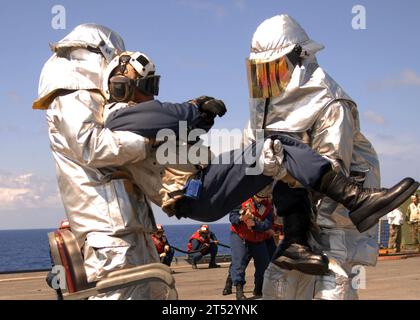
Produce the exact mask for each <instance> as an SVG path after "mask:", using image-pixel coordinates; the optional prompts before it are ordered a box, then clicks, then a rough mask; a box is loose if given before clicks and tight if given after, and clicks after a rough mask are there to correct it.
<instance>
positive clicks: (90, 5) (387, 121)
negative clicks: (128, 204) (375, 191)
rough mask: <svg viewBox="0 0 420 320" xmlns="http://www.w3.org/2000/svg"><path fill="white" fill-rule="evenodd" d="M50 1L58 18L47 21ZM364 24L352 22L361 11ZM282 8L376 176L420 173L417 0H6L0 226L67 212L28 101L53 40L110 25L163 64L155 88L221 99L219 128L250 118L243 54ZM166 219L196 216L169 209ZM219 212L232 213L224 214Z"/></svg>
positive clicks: (168, 94) (390, 180)
mask: <svg viewBox="0 0 420 320" xmlns="http://www.w3.org/2000/svg"><path fill="white" fill-rule="evenodd" d="M55 5H61V6H63V7H64V9H65V29H56V28H53V26H52V22H53V20H54V17H56V14H57V13H56V11H54V10H53V8H54V6H55ZM358 5H361V6H362V7H363V9H364V12H365V15H364V17H365V22H366V23H365V25H364V26H363V24H359V27H362V28H354V27H355V25H354V23H352V22H354V21H355V20H357V19H358V18H359V17H361V16H360V13H362V14H363V12H361V11H360V10H359V11H353V10H354V9H358V8H360V7H355V6H358ZM281 13H287V14H289V15H291V16H292V17H294V18H295V19H296V20H297V21H298V22H299V23H300V24H301V25H302V26H303V27H304V29H305V30H306V31H307V33H308V34H309V36H310V37H311V38H312V39H313V40H315V41H317V42H320V43H322V44H324V45H325V49H324V50H323V51H321V52H319V54H318V55H317V58H318V62H319V64H320V65H321V66H322V67H323V68H324V69H325V70H326V71H327V72H328V73H329V74H330V75H331V76H332V77H333V78H334V79H335V80H336V81H337V82H338V83H339V84H340V85H341V86H342V87H343V88H344V89H345V91H346V92H347V93H348V94H349V95H350V96H351V97H352V98H353V99H354V100H355V101H356V102H357V103H358V108H359V113H360V119H361V128H362V131H363V132H364V133H365V135H366V136H367V137H368V138H369V139H370V140H371V141H372V143H373V145H374V146H375V148H376V150H377V152H378V154H379V158H380V161H381V171H382V184H383V185H384V186H391V185H393V184H394V183H396V182H397V181H399V180H400V179H401V178H402V177H404V176H412V177H414V178H416V179H419V178H420V161H419V159H420V148H419V142H420V130H419V119H420V117H419V115H420V108H419V107H420V59H419V58H420V37H419V34H418V33H419V30H420V1H417V0H416V1H413V0H399V1H391V0H389V1H386V0H383V1H375V0H371V1H362V0H358V1H356V0H354V1H353V0H341V1H336V0H317V1H294V0H291V1H289V0H281V1H280V0H278V1H268V0H267V1H265V0H262V1H256V0H255V1H251V0H172V1H169V0H167V1H165V0H162V1H139V0H137V1H131V0H125V1H123V2H121V3H118V4H116V3H112V2H106V1H96V0H95V1H76V0H72V1H22V0H14V1H8V2H3V3H2V4H1V11H0V39H1V42H0V70H2V76H1V77H0V110H1V116H0V134H1V137H2V139H1V140H0V150H1V157H0V229H31V228H50V227H56V226H57V225H58V221H59V220H60V219H62V218H63V217H64V215H65V214H64V210H63V208H62V205H61V200H60V197H59V193H58V189H57V183H56V177H55V165H54V162H53V158H52V155H51V152H50V149H49V142H48V135H47V126H46V120H45V112H44V111H34V110H32V109H31V105H32V101H33V100H34V99H35V98H36V97H37V89H38V80H39V74H40V71H41V69H42V66H43V64H44V63H45V61H46V60H47V59H48V58H49V57H50V55H51V52H50V51H49V46H48V44H49V43H53V42H56V41H58V40H60V39H61V38H63V37H64V36H65V35H66V34H67V33H69V32H70V31H71V30H72V29H73V28H74V27H75V26H77V25H78V24H81V23H87V22H95V23H99V24H103V25H105V26H108V27H109V28H111V29H113V30H115V31H117V32H118V33H119V34H120V35H121V36H122V37H123V38H124V40H125V44H126V48H127V49H129V50H133V51H142V52H145V53H146V54H147V55H148V56H149V57H150V58H151V59H152V60H153V61H154V62H155V64H156V66H157V70H158V73H159V74H160V75H161V86H160V94H159V99H160V100H161V101H172V102H182V101H186V100H189V99H190V98H193V97H197V96H200V95H203V94H206V95H211V96H215V97H218V98H220V99H222V100H224V101H225V103H226V105H227V107H228V113H227V114H226V115H225V116H224V117H223V118H221V119H218V121H217V123H216V125H215V128H219V129H220V128H228V129H233V128H239V129H242V128H243V127H244V125H245V124H246V121H247V119H248V91H247V81H246V70H245V58H246V57H247V55H248V54H249V48H250V42H251V38H252V34H253V33H254V31H255V29H256V28H257V26H258V25H259V24H260V23H261V22H263V21H264V20H265V19H267V18H270V17H272V16H274V15H277V14H281ZM156 217H157V221H158V222H161V223H164V224H174V223H193V221H190V220H180V221H177V220H176V219H173V218H171V219H169V218H167V217H166V216H165V215H164V214H163V213H162V212H161V211H160V210H156ZM220 222H227V220H226V218H224V219H223V220H221V221H220Z"/></svg>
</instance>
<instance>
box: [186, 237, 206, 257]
mask: <svg viewBox="0 0 420 320" xmlns="http://www.w3.org/2000/svg"><path fill="white" fill-rule="evenodd" d="M193 239H196V240H198V241H199V242H200V245H203V244H205V243H210V235H209V236H208V237H206V238H203V237H202V236H200V233H199V232H198V231H196V232H194V233H193V235H192V236H191V237H190V239H189V240H188V245H187V249H188V251H191V250H192V249H193V248H192V240H193ZM208 251H209V247H207V248H203V249H202V250H200V252H201V253H202V254H203V255H204V254H206V253H207V252H208Z"/></svg>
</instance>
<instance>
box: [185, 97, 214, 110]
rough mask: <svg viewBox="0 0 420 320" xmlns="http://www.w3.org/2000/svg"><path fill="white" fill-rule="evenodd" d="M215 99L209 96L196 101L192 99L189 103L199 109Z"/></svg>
mask: <svg viewBox="0 0 420 320" xmlns="http://www.w3.org/2000/svg"><path fill="white" fill-rule="evenodd" d="M213 99H214V98H213V97H208V96H201V97H198V98H195V99H192V100H190V101H188V102H190V103H194V104H195V105H196V106H197V107H198V108H201V106H202V105H203V104H204V103H206V102H207V101H210V100H213Z"/></svg>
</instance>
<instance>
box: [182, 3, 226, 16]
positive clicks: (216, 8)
mask: <svg viewBox="0 0 420 320" xmlns="http://www.w3.org/2000/svg"><path fill="white" fill-rule="evenodd" d="M177 3H178V4H179V5H182V6H186V7H189V8H193V9H194V10H199V11H206V12H209V13H211V14H213V15H215V16H216V17H218V18H222V17H224V16H225V15H226V7H225V6H223V5H220V4H215V3H213V2H211V1H208V0H200V1H197V0H178V1H177Z"/></svg>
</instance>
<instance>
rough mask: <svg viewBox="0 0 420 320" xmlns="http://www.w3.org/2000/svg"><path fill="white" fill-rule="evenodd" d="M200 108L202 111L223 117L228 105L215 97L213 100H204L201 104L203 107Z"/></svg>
mask: <svg viewBox="0 0 420 320" xmlns="http://www.w3.org/2000/svg"><path fill="white" fill-rule="evenodd" d="M199 110H200V111H201V112H204V113H207V114H209V115H212V116H213V117H215V116H219V117H223V116H224V114H225V113H226V106H225V104H224V103H223V101H222V100H217V99H213V100H209V101H206V102H204V103H203V104H202V105H201V108H200V107H199Z"/></svg>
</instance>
